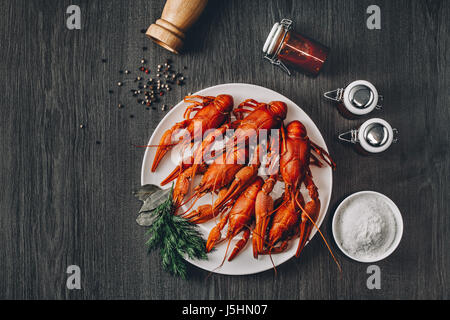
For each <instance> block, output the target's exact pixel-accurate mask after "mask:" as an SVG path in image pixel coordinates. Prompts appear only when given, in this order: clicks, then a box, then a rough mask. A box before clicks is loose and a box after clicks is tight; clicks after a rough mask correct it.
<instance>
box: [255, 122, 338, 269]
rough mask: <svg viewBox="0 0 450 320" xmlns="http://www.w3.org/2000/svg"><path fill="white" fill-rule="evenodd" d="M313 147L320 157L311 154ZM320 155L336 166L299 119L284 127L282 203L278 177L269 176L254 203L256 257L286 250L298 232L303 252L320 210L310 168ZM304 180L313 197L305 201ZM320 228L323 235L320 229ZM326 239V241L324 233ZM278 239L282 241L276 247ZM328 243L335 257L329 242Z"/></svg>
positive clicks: (282, 144)
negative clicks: (275, 195)
mask: <svg viewBox="0 0 450 320" xmlns="http://www.w3.org/2000/svg"><path fill="white" fill-rule="evenodd" d="M312 151H314V152H315V153H316V154H317V156H318V157H316V156H315V155H314V154H312V153H311V152H312ZM318 158H320V159H322V160H323V161H324V162H326V163H327V164H328V165H330V166H331V167H332V168H333V169H334V168H335V166H336V165H335V163H334V162H333V160H332V159H331V157H330V156H329V154H328V153H327V152H326V151H325V150H324V149H322V148H320V147H319V146H318V145H317V144H315V143H314V142H312V141H311V140H310V139H309V138H308V135H307V131H306V128H305V126H304V125H303V124H302V123H301V122H300V121H293V122H291V123H290V124H289V125H288V126H287V128H286V130H284V128H283V129H282V143H281V154H280V174H281V177H282V180H283V181H284V184H285V192H284V195H283V197H282V198H281V200H280V201H278V204H279V205H274V203H273V200H272V199H271V197H270V192H271V191H272V189H273V187H274V185H275V181H276V177H270V178H269V179H268V180H267V181H266V182H265V184H264V186H263V187H262V189H261V190H260V191H259V193H258V196H257V199H256V205H255V216H256V227H255V229H254V232H253V253H254V256H255V257H257V256H258V254H271V253H276V252H281V251H284V250H285V249H286V247H287V244H288V241H289V239H291V238H292V237H294V236H296V235H299V236H300V241H299V245H298V248H297V252H296V256H297V257H298V256H299V255H300V253H301V251H302V250H303V248H304V246H305V244H306V242H307V241H308V239H309V237H310V235H311V231H312V228H313V227H317V226H316V223H317V219H318V217H319V212H320V199H319V193H318V191H317V187H316V185H315V184H314V181H313V177H312V174H311V170H310V163H311V159H312V161H313V163H314V164H316V165H318V166H321V163H320V162H319V160H318ZM302 184H304V185H305V186H306V189H307V190H308V195H309V197H310V201H308V202H307V203H306V204H305V201H304V199H303V196H302V194H301V192H300V187H301V185H302ZM317 230H318V231H319V233H320V234H321V236H322V237H323V235H322V233H321V232H320V230H319V229H318V228H317ZM323 239H324V241H325V243H326V240H325V238H324V237H323ZM278 243H281V244H280V245H279V246H278V247H276V245H277V244H278ZM326 244H327V243H326ZM327 247H328V249H329V250H330V253H331V255H332V256H333V258H334V260H335V261H336V259H335V257H334V255H333V253H332V252H331V249H330V248H329V246H328V244H327ZM336 263H337V261H336ZM338 266H339V264H338Z"/></svg>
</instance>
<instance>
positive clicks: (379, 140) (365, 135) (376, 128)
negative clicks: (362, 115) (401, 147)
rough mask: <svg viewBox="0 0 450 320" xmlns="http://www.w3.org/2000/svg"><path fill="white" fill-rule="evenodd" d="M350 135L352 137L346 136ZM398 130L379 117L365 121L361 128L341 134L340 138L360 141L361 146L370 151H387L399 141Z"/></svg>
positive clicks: (355, 142)
mask: <svg viewBox="0 0 450 320" xmlns="http://www.w3.org/2000/svg"><path fill="white" fill-rule="evenodd" d="M349 135H350V139H348V138H346V136H349ZM397 136H398V130H397V129H393V128H392V127H391V125H390V124H389V123H388V122H387V121H385V120H383V119H379V118H374V119H370V120H368V121H366V122H364V123H363V124H362V125H361V127H360V128H359V129H356V130H355V129H353V130H350V131H348V132H345V133H342V134H340V135H339V140H341V141H345V142H350V143H353V144H357V143H359V144H360V145H361V147H362V148H363V149H364V150H366V151H367V152H370V153H380V152H383V151H386V150H387V149H388V148H389V147H390V146H391V145H392V144H393V143H396V142H397V141H398V137H397Z"/></svg>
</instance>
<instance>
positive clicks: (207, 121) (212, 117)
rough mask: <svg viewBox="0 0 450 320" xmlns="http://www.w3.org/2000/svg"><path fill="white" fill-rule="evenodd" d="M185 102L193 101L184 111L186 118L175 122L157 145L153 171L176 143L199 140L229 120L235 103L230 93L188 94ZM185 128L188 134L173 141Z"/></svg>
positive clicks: (188, 142) (185, 143)
mask: <svg viewBox="0 0 450 320" xmlns="http://www.w3.org/2000/svg"><path fill="white" fill-rule="evenodd" d="M197 100H200V101H197ZM184 102H186V103H191V105H190V106H189V107H187V108H186V111H185V113H184V119H185V120H183V121H181V122H179V123H177V124H175V125H174V126H173V127H172V128H170V129H169V130H167V131H166V132H165V133H164V134H163V136H162V138H161V140H160V142H159V145H158V146H157V147H158V148H157V150H156V155H155V159H154V160H153V165H152V172H155V171H156V168H157V167H158V164H159V163H160V162H161V160H162V159H163V157H164V156H165V155H166V153H167V152H168V151H169V150H170V149H172V148H173V147H174V146H175V145H177V144H179V143H183V145H188V144H190V143H193V142H194V141H199V140H201V139H202V138H203V135H204V133H205V132H206V131H208V130H211V129H215V128H218V127H220V126H221V125H223V124H224V123H225V122H229V121H230V116H231V111H232V110H233V105H234V102H233V97H232V96H230V95H219V96H217V97H203V96H188V97H186V98H184ZM192 112H196V114H195V115H194V116H193V117H192V118H191V117H190V116H191V113H192ZM183 129H185V130H186V131H187V132H186V134H185V135H183V136H182V137H181V138H180V140H178V141H173V138H174V137H175V135H176V134H177V133H178V132H179V131H180V130H183Z"/></svg>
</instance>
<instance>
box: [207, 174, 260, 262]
mask: <svg viewBox="0 0 450 320" xmlns="http://www.w3.org/2000/svg"><path fill="white" fill-rule="evenodd" d="M263 184H264V180H263V179H262V178H261V177H256V178H255V179H254V181H253V182H252V183H251V184H250V185H249V187H248V188H247V189H246V190H245V191H244V192H243V193H242V195H241V196H240V197H239V198H238V199H237V200H236V202H235V204H234V205H233V207H232V208H231V210H230V211H229V212H228V213H227V214H225V215H224V217H223V218H222V219H221V220H220V222H219V223H218V224H217V225H216V226H215V227H214V228H213V229H212V230H211V232H210V233H209V237H208V241H207V242H206V251H207V252H210V251H211V250H212V248H213V247H214V246H215V245H216V244H217V243H218V242H219V241H220V240H221V231H222V230H223V228H224V227H225V225H226V224H227V222H228V230H227V235H226V238H225V239H227V240H228V246H227V250H226V252H225V257H224V260H225V259H226V256H227V252H228V247H229V246H230V243H231V240H232V239H233V238H234V237H236V236H237V235H238V234H239V233H240V232H241V231H244V234H243V237H242V239H241V240H239V241H238V242H237V243H236V246H235V247H234V250H233V251H232V252H231V255H230V257H229V258H228V261H231V260H233V259H234V258H235V257H236V255H237V254H238V253H239V252H240V251H241V250H242V249H243V248H244V246H245V244H246V243H247V241H248V239H249V238H250V233H251V231H250V225H251V224H252V221H253V218H254V216H255V200H256V196H257V194H258V192H259V190H260V189H261V187H262V185H263Z"/></svg>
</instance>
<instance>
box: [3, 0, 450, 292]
mask: <svg viewBox="0 0 450 320" xmlns="http://www.w3.org/2000/svg"><path fill="white" fill-rule="evenodd" d="M72 2H73V1H67V0H64V1H56V0H54V1H41V0H36V1H25V0H16V1H6V0H3V1H1V2H0V14H1V17H2V18H1V19H0V30H1V32H0V57H1V63H0V74H1V75H0V77H1V88H2V95H1V99H0V104H1V115H0V137H1V138H0V168H1V169H0V181H1V182H2V192H1V193H0V228H1V233H0V243H1V245H0V298H15V299H55V298H56V299H247V298H250V299H378V298H389V299H423V298H431V299H444V298H445V299H448V298H449V297H450V216H449V193H450V188H449V185H450V184H449V173H450V172H449V121H450V117H449V115H450V112H449V110H450V109H449V108H450V99H449V87H450V69H449V57H450V51H449V50H450V37H449V34H450V24H449V20H450V2H449V1H445V0H442V1H419V0H415V1H410V0H402V1H400V0H396V1H387V0H379V1H377V2H376V4H377V5H379V6H380V7H381V18H382V29H381V30H368V29H367V27H366V19H367V17H368V15H367V14H366V9H367V7H368V6H369V5H370V4H372V2H371V1H356V0H355V1H347V0H329V1H325V0H319V1H318V0H302V1H218V0H215V1H213V0H212V1H210V3H209V5H208V7H207V9H206V11H205V13H204V14H203V16H202V17H201V19H200V20H199V22H198V23H197V24H196V25H195V26H194V27H193V28H192V29H191V32H190V33H189V35H188V39H187V45H186V48H185V53H184V54H183V55H180V56H172V55H171V54H169V53H168V52H167V51H165V50H164V49H162V48H160V47H158V46H156V45H154V44H153V43H152V42H150V41H149V40H148V39H146V38H145V36H144V34H142V33H141V32H140V31H141V29H144V28H147V27H148V25H150V23H152V22H154V21H155V20H156V19H157V18H159V17H160V14H161V11H162V8H163V5H164V1H149V0H139V1H138V0H135V1H118V0H116V1H100V0H96V1H87V0H78V1H75V2H74V3H73V4H78V5H79V6H80V7H81V10H82V15H81V17H82V29H81V30H79V31H71V30H68V29H67V28H66V19H67V18H68V15H67V14H66V13H65V12H66V8H67V7H68V6H69V5H70V4H72ZM286 17H287V18H291V19H293V20H294V22H295V25H296V29H297V30H299V31H301V32H303V33H304V34H307V35H309V36H311V37H312V38H315V39H318V40H320V41H321V42H323V43H325V44H327V45H329V46H330V47H331V48H332V55H331V57H330V60H329V64H328V65H327V66H326V68H325V70H324V72H323V74H321V75H320V76H319V77H318V78H316V79H312V78H308V77H305V76H304V75H302V74H298V73H297V74H295V75H294V76H293V77H288V76H287V75H285V74H284V73H282V72H281V71H280V70H278V69H276V68H274V67H272V66H271V65H270V64H268V63H266V62H264V61H263V60H262V59H261V48H262V45H263V43H264V40H265V38H266V36H267V33H268V32H269V30H270V28H271V26H272V24H273V23H274V22H275V21H279V20H280V19H282V18H286ZM143 46H147V47H148V50H147V51H145V52H143V51H142V47H143ZM142 57H145V58H146V59H147V60H148V61H149V63H148V64H149V65H150V66H154V65H156V64H158V63H160V62H163V61H164V59H165V58H167V57H171V58H172V59H173V60H174V63H173V64H174V65H175V66H177V67H182V66H188V70H185V71H184V73H185V75H186V76H187V77H188V79H187V82H186V85H185V86H183V87H176V88H175V89H174V90H173V92H172V93H171V94H170V95H167V96H166V97H165V101H166V103H167V104H170V105H174V104H176V103H177V102H178V101H179V100H181V99H182V97H183V96H184V95H186V94H187V93H188V92H194V91H196V90H199V89H202V88H205V87H209V86H211V85H216V84H221V83H229V82H245V83H253V84H257V85H260V86H264V87H267V88H270V89H273V90H275V91H278V92H280V93H281V94H283V95H285V96H287V97H289V98H290V99H292V100H293V101H295V102H296V103H298V104H299V105H301V106H303V108H304V110H305V111H306V112H307V113H308V114H309V115H310V116H311V118H312V119H313V120H314V121H315V123H316V124H317V126H318V127H319V128H320V130H321V131H322V133H323V135H324V137H325V140H326V142H327V144H328V147H329V149H330V152H331V154H332V156H333V157H334V159H335V160H336V162H337V164H338V169H337V171H336V172H335V173H334V185H333V195H332V199H331V205H330V209H329V212H328V215H327V218H326V220H325V223H324V225H323V231H324V233H325V235H326V236H327V238H328V239H332V234H331V219H332V216H333V213H334V209H335V208H336V206H337V205H338V204H339V202H340V201H341V200H342V199H343V198H344V197H346V196H348V195H350V194H351V193H353V192H356V191H361V190H374V191H379V192H381V193H384V194H386V195H387V196H389V197H390V198H392V199H393V200H394V201H395V203H396V204H397V205H398V207H399V208H400V210H401V211H402V213H403V218H404V224H405V232H404V237H403V240H402V242H401V244H400V246H399V248H398V250H397V251H396V252H395V253H394V254H393V255H392V256H390V257H389V258H388V259H386V260H385V261H383V262H380V263H378V264H377V265H378V266H379V267H380V268H381V277H382V278H381V280H382V284H381V285H382V288H381V290H373V291H371V290H368V289H367V287H366V280H367V277H368V276H369V275H368V274H367V273H366V270H367V265H365V264H359V263H356V262H353V261H350V260H349V259H347V258H345V257H344V255H343V254H342V253H341V252H339V250H338V248H337V247H336V245H335V244H334V243H332V248H333V249H334V251H335V252H336V253H337V256H338V258H339V260H340V262H341V264H342V267H343V270H344V272H343V273H342V275H340V274H339V272H338V270H337V268H336V266H335V265H334V263H333V261H332V259H330V257H329V254H328V252H327V250H326V249H325V247H324V246H323V243H322V242H321V241H320V240H319V238H317V237H316V238H315V239H314V241H312V243H311V244H310V245H308V246H307V248H306V250H305V251H304V254H303V256H302V258H301V259H299V260H296V259H292V260H290V261H289V262H287V263H285V264H283V265H282V266H281V267H279V268H278V274H277V275H275V274H274V272H273V271H267V272H264V273H261V274H257V275H253V276H242V277H229V276H220V275H214V276H212V277H210V278H208V279H206V277H207V276H208V273H207V272H204V271H202V270H199V269H197V268H194V267H191V268H190V269H189V272H190V279H189V280H188V281H183V280H180V279H177V278H173V277H171V276H170V275H168V274H167V273H166V272H164V271H163V270H162V269H161V265H160V260H159V256H158V254H157V253H151V254H148V253H147V251H146V248H145V245H144V242H145V240H146V237H145V235H144V233H145V230H144V229H142V228H141V227H139V226H137V225H136V223H135V221H134V220H135V217H136V212H137V210H138V208H139V203H138V202H137V201H136V200H135V199H134V198H133V196H132V195H131V191H132V190H133V189H134V188H135V187H137V186H138V185H139V184H140V169H141V164H142V157H143V154H144V150H143V149H139V148H135V147H133V146H132V143H138V144H142V143H144V144H145V143H146V142H147V141H148V138H149V137H150V135H151V134H152V132H153V130H154V129H155V127H156V125H157V124H158V122H159V121H160V120H161V119H162V117H163V116H164V115H165V112H162V111H161V110H158V111H148V110H146V109H145V108H143V107H142V106H139V105H137V104H136V102H135V100H134V99H133V98H132V97H130V95H129V93H128V92H127V91H128V87H126V88H123V89H120V90H119V88H117V86H116V83H117V81H120V80H121V79H123V76H122V75H120V74H119V73H118V71H119V70H124V69H126V68H129V69H130V70H132V71H133V73H134V74H136V72H137V67H138V66H139V61H140V59H141V58H142ZM102 59H107V62H106V63H103V62H102ZM356 79H367V80H370V81H372V82H373V83H374V84H375V85H376V86H377V87H378V89H379V91H380V92H382V94H383V95H384V98H385V100H384V106H385V108H384V110H383V111H382V112H375V113H374V116H380V117H382V118H384V119H386V120H388V121H389V122H390V123H391V124H392V125H393V126H394V127H396V128H398V129H399V131H400V142H399V143H398V144H396V145H395V146H393V147H392V148H391V149H390V150H389V152H386V153H385V154H382V155H379V156H370V157H364V156H361V155H359V154H357V153H356V152H354V150H353V149H352V147H351V146H349V145H343V144H341V143H340V142H339V141H338V139H337V135H338V133H340V132H344V131H345V130H347V129H351V128H355V127H357V126H358V125H359V124H361V123H362V122H363V121H364V120H365V119H366V118H364V119H360V120H346V119H344V118H343V117H342V116H341V115H340V114H339V113H338V111H337V110H336V109H335V108H334V107H333V105H332V104H330V103H328V102H327V101H324V99H323V98H322V93H323V92H324V91H326V90H328V89H334V88H337V87H339V86H343V85H345V84H347V83H349V82H351V81H353V80H356ZM109 89H113V90H114V93H113V94H109V93H108V90H109ZM118 103H123V104H124V105H125V108H124V109H121V110H119V109H118V108H117V105H118ZM130 115H134V118H130ZM80 124H83V125H84V126H85V128H84V129H81V128H80ZM72 264H75V265H79V266H80V267H81V271H82V289H81V290H78V291H77V290H74V291H70V290H68V289H67V288H66V279H67V274H66V268H67V266H69V265H72Z"/></svg>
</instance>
